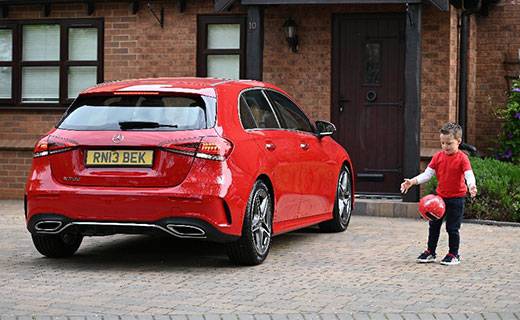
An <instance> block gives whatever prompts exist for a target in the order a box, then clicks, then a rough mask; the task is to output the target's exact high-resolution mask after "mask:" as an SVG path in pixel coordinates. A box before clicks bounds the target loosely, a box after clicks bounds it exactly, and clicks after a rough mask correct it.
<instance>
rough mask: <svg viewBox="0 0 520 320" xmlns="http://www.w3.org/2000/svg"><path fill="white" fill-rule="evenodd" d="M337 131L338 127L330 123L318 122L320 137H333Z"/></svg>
mask: <svg viewBox="0 0 520 320" xmlns="http://www.w3.org/2000/svg"><path fill="white" fill-rule="evenodd" d="M335 131H336V126H335V125H334V124H332V123H330V122H328V121H321V120H318V121H316V134H317V135H318V137H320V138H321V137H325V136H331V135H333V134H334V132H335Z"/></svg>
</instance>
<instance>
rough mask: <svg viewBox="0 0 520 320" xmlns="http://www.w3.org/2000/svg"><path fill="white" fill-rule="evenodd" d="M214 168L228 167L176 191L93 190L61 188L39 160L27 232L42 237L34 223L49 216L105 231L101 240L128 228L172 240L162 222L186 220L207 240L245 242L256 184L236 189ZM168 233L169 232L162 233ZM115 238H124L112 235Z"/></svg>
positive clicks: (196, 175)
mask: <svg viewBox="0 0 520 320" xmlns="http://www.w3.org/2000/svg"><path fill="white" fill-rule="evenodd" d="M211 165H213V166H217V165H218V166H225V165H226V163H225V162H215V163H210V164H208V165H206V166H207V167H208V171H207V172H205V171H202V170H201V171H195V172H192V173H190V174H189V175H188V177H187V178H186V179H185V180H184V181H183V182H182V183H181V184H179V185H177V186H174V187H163V188H150V187H141V188H137V187H135V188H129V187H92V186H79V185H78V186H71V185H63V184H60V183H59V182H57V181H56V180H55V179H54V178H53V177H52V174H51V172H50V167H49V165H48V162H47V161H44V159H39V163H38V166H36V165H35V162H33V168H32V171H31V173H30V176H29V179H28V181H27V185H26V199H27V210H26V212H27V215H26V222H27V226H28V228H29V231H31V232H35V231H37V230H36V229H35V228H34V224H33V225H31V222H32V221H37V220H34V219H36V218H35V217H37V216H42V215H49V214H50V215H53V216H57V217H60V218H59V219H60V220H59V221H62V220H63V221H65V222H67V223H68V222H74V224H73V225H71V226H68V227H67V229H68V228H72V226H74V228H75V229H77V228H78V227H79V226H80V225H82V224H83V225H86V224H87V223H89V224H90V225H92V226H95V227H92V228H94V229H96V230H98V231H100V232H97V231H96V232H97V233H96V234H102V233H103V232H102V231H103V230H105V229H107V228H113V230H115V231H118V230H121V231H122V232H121V233H127V231H128V229H129V228H127V227H130V229H131V227H135V232H134V233H146V232H144V231H145V230H155V231H161V232H166V233H169V234H172V231H171V230H170V229H168V228H166V224H164V223H163V222H165V221H170V220H171V221H173V222H172V223H181V224H182V223H183V222H185V221H184V219H186V220H187V221H189V222H190V223H191V224H190V226H191V225H193V227H194V228H201V229H202V230H204V231H205V234H207V235H209V236H206V239H208V240H213V239H215V240H217V241H219V239H220V238H227V236H230V237H235V236H240V235H241V233H242V222H243V215H244V210H245V206H246V203H247V199H248V195H249V190H250V187H248V186H247V185H250V184H251V182H250V181H245V180H248V178H246V179H244V178H245V177H241V178H242V179H238V181H241V182H242V183H236V181H237V180H235V182H234V183H231V182H232V181H233V177H232V176H226V177H225V179H224V178H221V177H219V176H218V175H210V174H208V172H209V173H213V172H220V171H216V170H215V169H214V168H212V167H210V166H211ZM224 172H225V171H224ZM65 222H64V224H65V225H66V223H65ZM109 224H110V225H109ZM118 224H124V225H122V226H119V225H118ZM149 225H152V226H149ZM163 227H164V228H166V231H165V230H164V229H161V228H163ZM61 228H63V226H61V227H60V229H61ZM81 230H83V229H81ZM212 230H215V232H213V231H212ZM113 233H120V232H111V233H110V234H113ZM173 233H175V232H173ZM213 234H221V235H222V237H220V236H215V237H214V236H212V235H213ZM172 235H175V234H172ZM176 236H178V235H176Z"/></svg>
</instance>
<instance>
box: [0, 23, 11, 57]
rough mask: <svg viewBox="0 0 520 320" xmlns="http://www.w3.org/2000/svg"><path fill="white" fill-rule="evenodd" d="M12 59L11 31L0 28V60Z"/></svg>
mask: <svg viewBox="0 0 520 320" xmlns="http://www.w3.org/2000/svg"><path fill="white" fill-rule="evenodd" d="M12 59H13V31H12V30H10V29H0V61H11V60H12Z"/></svg>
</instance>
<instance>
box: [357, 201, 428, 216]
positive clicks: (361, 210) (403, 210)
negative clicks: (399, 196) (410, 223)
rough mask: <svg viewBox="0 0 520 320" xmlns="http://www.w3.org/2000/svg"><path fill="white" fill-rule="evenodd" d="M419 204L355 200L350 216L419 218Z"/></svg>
mask: <svg viewBox="0 0 520 320" xmlns="http://www.w3.org/2000/svg"><path fill="white" fill-rule="evenodd" d="M418 206H419V203H417V202H403V201H402V200H389V199H356V200H355V202H354V211H353V212H352V214H354V215H360V216H376V217H393V218H419V217H420V216H419V211H418Z"/></svg>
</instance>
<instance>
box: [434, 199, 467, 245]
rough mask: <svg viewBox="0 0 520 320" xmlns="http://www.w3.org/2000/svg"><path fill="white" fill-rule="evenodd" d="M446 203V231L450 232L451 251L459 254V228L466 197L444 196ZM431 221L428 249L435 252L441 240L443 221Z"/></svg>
mask: <svg viewBox="0 0 520 320" xmlns="http://www.w3.org/2000/svg"><path fill="white" fill-rule="evenodd" d="M443 200H444V203H445V204H446V213H445V215H444V219H446V232H448V242H449V246H450V253H452V254H454V255H458V254H459V244H460V236H459V229H460V224H461V223H462V217H463V216H464V198H443ZM444 219H439V220H436V221H430V231H429V234H428V250H430V252H435V250H436V249H437V242H438V241H439V234H440V232H441V226H442V221H443V220H444Z"/></svg>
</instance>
